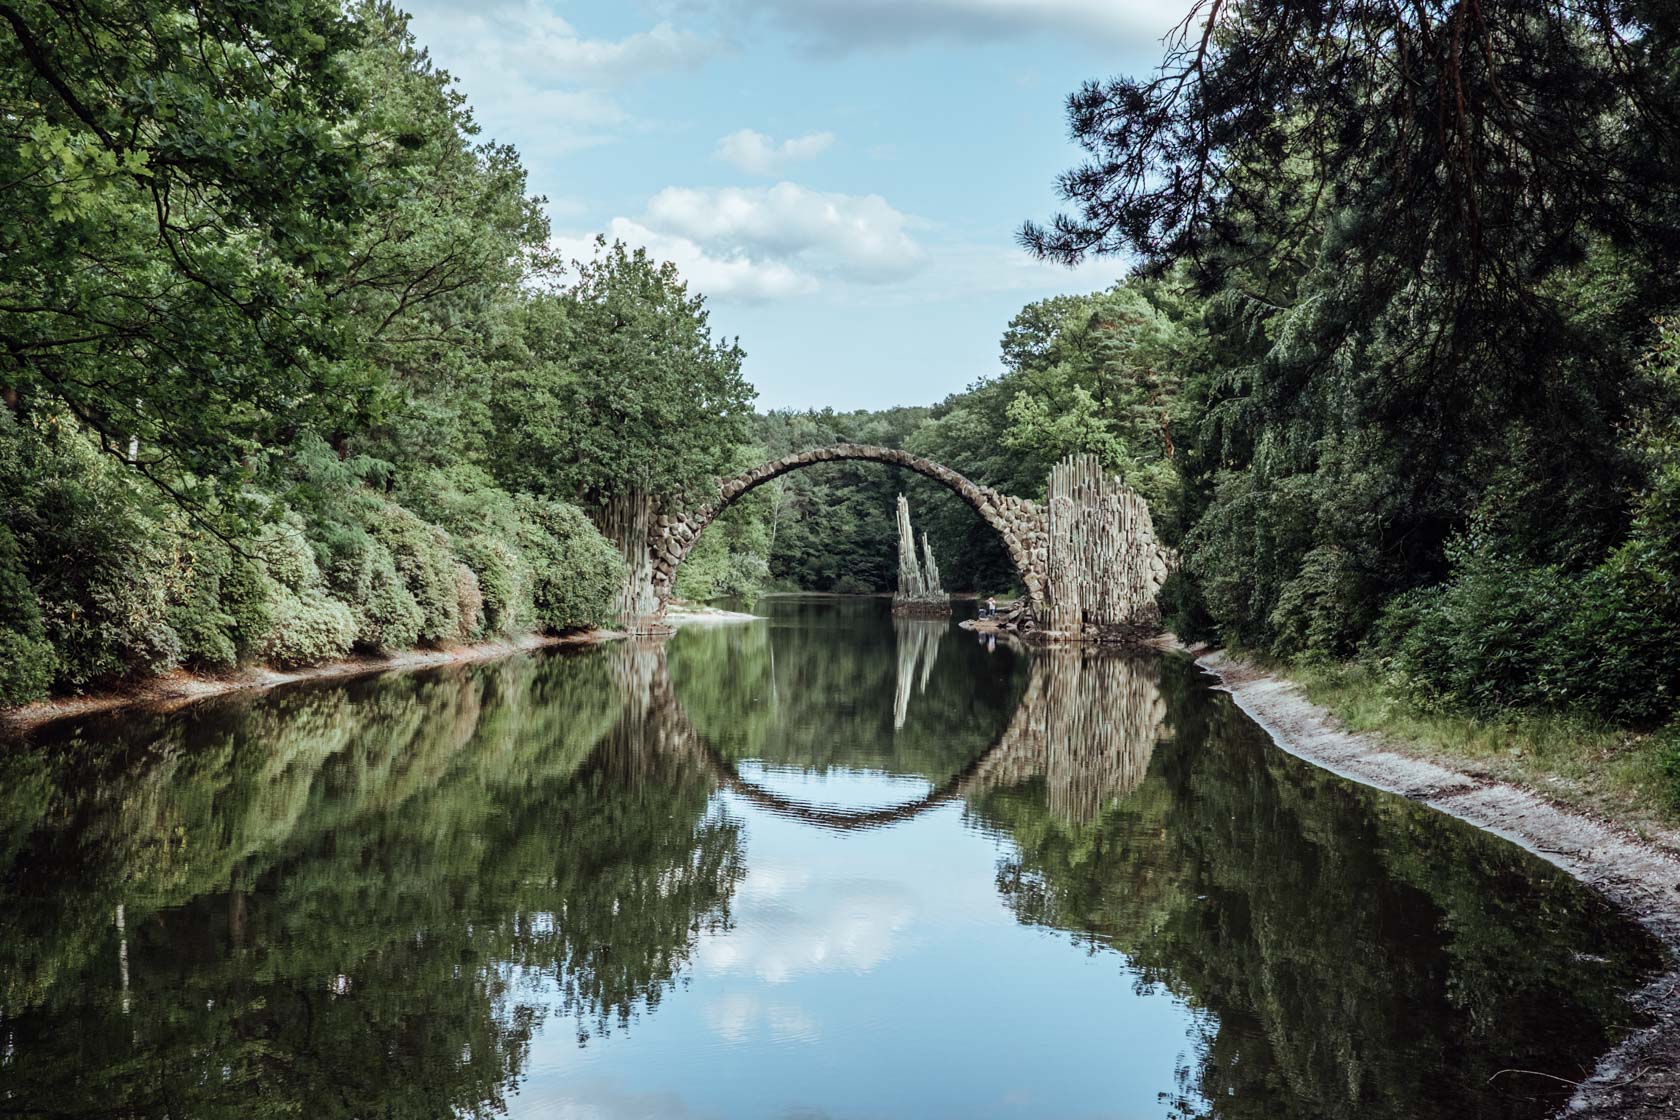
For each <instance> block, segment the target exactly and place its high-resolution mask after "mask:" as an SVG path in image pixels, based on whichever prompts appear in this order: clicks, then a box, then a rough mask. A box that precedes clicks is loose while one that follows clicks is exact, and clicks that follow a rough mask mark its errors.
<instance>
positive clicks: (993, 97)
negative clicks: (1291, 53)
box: [408, 0, 1189, 408]
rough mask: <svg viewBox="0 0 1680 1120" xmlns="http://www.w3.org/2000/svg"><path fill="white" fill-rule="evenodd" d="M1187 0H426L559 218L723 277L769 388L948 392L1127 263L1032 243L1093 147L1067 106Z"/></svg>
mask: <svg viewBox="0 0 1680 1120" xmlns="http://www.w3.org/2000/svg"><path fill="white" fill-rule="evenodd" d="M1188 5H1189V0H670V2H664V3H651V2H650V3H645V4H644V3H637V2H635V0H621V2H618V3H611V2H600V0H590V2H583V0H577V2H573V0H485V2H483V3H478V4H463V3H451V2H447V0H418V2H417V0H409V4H408V6H409V7H410V8H411V10H412V11H413V15H414V19H413V24H412V26H413V29H414V32H415V34H416V36H417V37H418V38H419V39H420V41H421V42H422V43H424V44H426V46H427V47H429V48H430V50H431V52H432V56H433V58H434V59H436V60H437V62H438V63H439V64H440V65H442V66H443V67H444V68H446V69H447V70H449V71H450V72H451V73H452V74H454V75H455V76H456V77H457V79H458V80H459V82H460V85H461V88H462V89H463V90H464V91H465V93H466V94H467V97H468V99H469V100H470V101H471V103H472V105H473V107H474V111H475V113H476V115H477V117H478V119H479V122H480V123H481V125H482V126H483V128H484V134H485V136H486V137H489V138H494V139H496V140H499V141H503V142H507V143H511V144H513V145H514V146H515V147H517V148H518V149H519V150H520V152H521V153H522V154H523V155H524V158H525V163H526V166H527V167H528V168H529V169H530V172H531V187H532V189H533V190H534V191H536V192H538V193H541V194H543V195H546V196H547V197H548V199H549V212H550V217H551V219H552V222H553V226H554V235H555V240H556V242H557V243H558V244H559V246H560V247H561V248H563V249H565V250H566V251H567V252H568V253H569V254H570V255H573V256H577V255H584V254H587V253H588V252H589V251H590V250H589V245H590V239H591V238H592V237H593V235H594V234H596V233H598V232H601V233H606V234H607V235H608V236H609V237H617V238H620V239H622V240H624V241H626V242H630V243H633V244H639V245H645V246H647V247H648V248H649V249H650V250H651V251H653V252H654V253H655V254H656V255H658V256H660V257H661V258H663V259H668V260H673V261H675V262H676V263H677V265H678V267H679V268H680V269H681V270H682V272H683V274H684V275H685V276H686V277H687V278H688V279H689V281H690V283H691V285H692V286H694V287H695V288H698V289H699V290H700V291H703V292H704V293H706V296H707V300H708V305H709V306H710V308H711V312H712V324H713V329H714V331H715V332H717V333H719V334H722V335H726V336H736V335H738V336H739V337H740V339H741V343H742V346H743V347H744V348H745V349H746V351H747V360H746V366H745V370H746V374H747V377H748V378H749V379H750V380H751V381H752V382H753V384H754V385H756V386H757V388H758V390H759V406H760V407H761V408H778V407H799V408H803V407H820V406H822V405H833V406H834V407H836V408H881V407H886V406H890V405H899V404H928V403H932V402H934V401H936V400H938V399H940V398H941V397H943V396H945V395H946V394H948V393H951V392H955V391H957V390H960V389H962V388H964V387H966V386H967V385H968V384H970V383H971V382H973V381H974V380H975V379H976V378H978V377H982V376H987V375H990V374H992V373H995V372H996V371H997V368H998V366H997V343H998V338H999V336H1000V335H1001V333H1002V331H1003V328H1004V326H1005V325H1006V324H1007V323H1008V321H1009V318H1010V317H1011V316H1012V315H1013V314H1014V313H1015V312H1016V311H1017V310H1018V309H1019V308H1020V307H1021V306H1022V305H1023V304H1025V303H1027V302H1029V301H1031V300H1034V299H1038V298H1042V297H1044V296H1047V295H1053V294H1055V293H1058V292H1065V291H1090V290H1095V289H1098V288H1101V287H1104V286H1106V285H1107V284H1108V283H1110V282H1112V281H1113V280H1114V279H1115V278H1117V277H1118V276H1119V275H1121V273H1122V272H1123V271H1124V268H1125V263H1124V262H1123V261H1119V260H1112V259H1111V260H1104V261H1096V262H1091V263H1089V264H1087V265H1084V266H1081V267H1080V268H1079V269H1077V270H1073V271H1070V270H1067V269H1065V268H1061V267H1058V266H1054V265H1049V264H1043V263H1040V262H1036V261H1034V260H1032V259H1031V258H1030V257H1028V256H1027V255H1026V254H1025V253H1023V252H1022V251H1021V250H1020V249H1018V248H1016V246H1015V242H1014V234H1015V230H1016V229H1017V228H1018V227H1019V225H1020V223H1021V221H1022V220H1023V219H1026V218H1041V219H1042V218H1046V217H1049V216H1050V215H1051V214H1052V213H1053V212H1054V211H1055V209H1056V203H1057V200H1056V197H1055V194H1054V189H1053V183H1054V178H1055V176H1056V174H1057V173H1058V172H1060V171H1063V170H1065V169H1067V168H1068V167H1070V166H1072V165H1073V164H1074V163H1075V162H1076V161H1077V158H1078V152H1077V150H1076V149H1075V148H1074V147H1073V145H1072V144H1071V143H1070V142H1069V141H1068V139H1067V135H1066V131H1067V130H1066V120H1065V116H1064V112H1063V103H1064V100H1065V98H1066V97H1067V95H1068V93H1069V92H1071V91H1072V90H1073V89H1074V88H1075V87H1076V86H1077V85H1078V84H1079V83H1080V82H1081V81H1083V80H1085V79H1087V78H1102V77H1107V76H1109V75H1111V74H1114V73H1119V72H1127V71H1132V72H1135V71H1139V70H1143V69H1147V68H1148V67H1149V66H1151V65H1152V64H1153V63H1154V62H1155V61H1156V60H1157V58H1158V55H1159V49H1160V38H1161V36H1162V35H1163V34H1164V33H1165V32H1166V31H1167V30H1168V29H1169V28H1170V27H1171V26H1172V25H1173V24H1174V23H1175V22H1176V21H1177V20H1179V19H1181V18H1182V17H1183V15H1184V13H1185V11H1186V10H1187V8H1188Z"/></svg>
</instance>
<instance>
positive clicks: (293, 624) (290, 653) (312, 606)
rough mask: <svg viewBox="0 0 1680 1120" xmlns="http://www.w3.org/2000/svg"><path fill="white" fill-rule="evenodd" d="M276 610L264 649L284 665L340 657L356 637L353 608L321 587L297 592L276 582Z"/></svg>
mask: <svg viewBox="0 0 1680 1120" xmlns="http://www.w3.org/2000/svg"><path fill="white" fill-rule="evenodd" d="M273 612H274V621H273V623H272V624H271V626H270V627H269V631H268V635H267V637H266V638H265V639H264V641H263V644H262V651H261V652H262V656H263V659H264V660H266V661H268V662H270V663H272V664H274V665H278V666H281V667H282V668H293V667H297V666H302V665H319V664H320V663H321V662H323V661H334V660H337V659H338V658H341V657H343V656H344V655H345V654H347V653H349V652H350V647H351V644H352V643H353V642H354V641H355V639H356V619H355V617H354V616H353V615H352V614H351V613H350V608H349V607H347V606H345V605H344V604H343V603H341V602H339V601H338V600H337V599H334V598H333V597H332V596H330V595H328V594H327V593H326V591H325V590H323V589H322V588H319V587H316V588H310V589H308V590H305V591H302V592H297V591H293V590H292V589H291V588H289V587H280V586H278V585H276V588H275V595H274V600H273Z"/></svg>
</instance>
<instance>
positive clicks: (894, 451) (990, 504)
mask: <svg viewBox="0 0 1680 1120" xmlns="http://www.w3.org/2000/svg"><path fill="white" fill-rule="evenodd" d="M836 462H863V463H884V464H886V465H887V466H891V467H898V468H900V469H902V470H907V471H911V472H913V473H915V474H919V475H921V476H922V477H924V478H929V479H932V480H933V481H934V482H937V483H939V484H940V485H941V486H944V487H945V488H946V489H947V490H950V491H951V492H952V493H954V494H956V495H957V496H958V497H959V498H961V499H962V500H963V502H964V503H966V504H967V505H968V507H969V508H970V509H972V510H973V511H974V512H975V513H977V514H978V515H979V516H980V519H981V520H982V521H984V522H985V523H986V524H987V525H989V526H991V527H992V529H993V530H994V531H995V532H996V533H997V534H998V536H999V537H1001V538H1002V539H1003V543H1004V547H1005V549H1006V550H1007V551H1008V553H1009V559H1010V562H1011V563H1012V564H1013V565H1014V566H1015V572H1016V574H1017V575H1018V576H1019V577H1020V579H1021V586H1022V587H1023V588H1024V589H1025V591H1026V594H1027V599H1028V602H1029V603H1030V604H1031V606H1032V608H1033V610H1034V612H1035V614H1041V613H1042V610H1043V606H1044V592H1045V582H1046V567H1047V564H1046V562H1047V558H1048V543H1049V537H1048V526H1047V523H1046V517H1045V511H1044V507H1043V506H1041V505H1039V504H1038V503H1037V502H1033V501H1028V500H1027V499H1025V498H1017V497H1014V496H1013V495H1009V494H1003V493H1000V492H998V491H996V490H993V489H992V488H991V487H989V486H981V485H979V484H977V483H975V482H972V481H970V480H969V479H968V478H966V477H964V476H963V475H961V474H959V473H957V472H956V471H954V470H952V469H951V468H949V467H946V466H942V465H941V464H939V463H936V462H934V461H933V460H932V459H925V458H923V457H922V456H920V455H913V454H911V453H910V452H908V451H904V450H902V449H900V448H893V447H877V446H874V445H871V444H862V443H837V444H832V445H830V446H828V447H817V448H812V449H811V450H809V451H801V452H797V453H795V454H792V455H784V456H782V457H781V458H779V459H772V460H771V461H770V462H768V463H764V464H762V465H761V466H757V467H754V468H752V469H751V470H747V471H742V472H741V473H740V474H738V475H736V476H734V477H733V478H729V479H725V480H724V481H723V482H721V483H719V485H718V488H717V491H716V492H715V493H714V494H713V495H711V497H710V500H707V501H704V502H703V504H701V505H700V506H698V507H697V508H695V509H692V510H688V511H682V510H674V511H667V512H665V513H662V514H660V515H659V516H658V517H657V518H655V519H654V521H653V523H652V525H651V527H650V529H649V531H648V542H647V543H648V552H649V556H650V558H651V561H652V578H653V591H654V596H655V598H656V600H657V604H658V606H657V613H660V614H662V613H663V612H664V610H665V605H666V603H668V602H669V601H670V598H671V593H672V589H673V588H674V587H675V586H676V579H677V569H678V568H679V567H681V566H682V562H683V561H684V560H685V559H687V558H688V554H689V553H690V552H692V551H693V549H694V546H695V544H696V543H698V541H699V540H700V534H702V533H704V532H705V531H706V528H707V526H709V525H711V523H712V522H713V521H715V520H717V518H718V517H719V516H720V515H721V514H722V513H723V512H724V511H725V510H727V509H728V508H729V507H730V506H732V505H734V504H735V503H736V502H738V501H740V500H741V499H742V498H743V497H745V496H746V495H748V494H750V493H752V492H753V491H754V490H756V489H757V488H758V487H760V486H762V485H764V484H765V483H766V482H769V481H771V480H772V479H776V478H780V477H781V476H782V475H785V474H790V473H792V472H793V471H797V470H803V469H804V468H806V467H814V466H816V465H817V464H819V463H836Z"/></svg>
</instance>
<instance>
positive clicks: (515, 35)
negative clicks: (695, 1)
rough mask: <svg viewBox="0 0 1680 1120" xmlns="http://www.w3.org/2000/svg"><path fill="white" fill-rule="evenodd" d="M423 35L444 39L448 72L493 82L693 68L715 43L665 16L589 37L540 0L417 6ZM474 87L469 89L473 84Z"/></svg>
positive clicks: (563, 81)
mask: <svg viewBox="0 0 1680 1120" xmlns="http://www.w3.org/2000/svg"><path fill="white" fill-rule="evenodd" d="M415 15H416V20H415V23H416V29H417V30H419V31H422V32H424V35H423V41H425V42H430V43H437V44H442V45H443V48H442V49H444V50H445V51H446V53H447V54H448V57H449V58H450V59H451V66H450V69H451V70H459V71H462V72H463V76H472V77H481V78H484V79H488V80H490V81H494V80H496V79H498V78H500V77H502V76H505V75H508V74H519V75H523V76H524V77H526V78H528V79H530V80H533V81H535V82H537V83H538V84H544V85H570V86H599V85H608V84H612V83H615V82H621V81H625V80H627V79H630V78H637V77H643V76H645V75H647V74H649V73H654V72H660V71H669V70H686V69H693V68H695V67H697V66H699V65H701V64H702V63H704V62H705V61H706V60H707V59H708V58H710V57H711V56H712V55H713V54H715V53H716V52H717V51H718V50H719V49H720V48H719V45H718V43H717V42H716V41H715V40H713V39H710V38H707V37H705V36H701V35H697V34H694V33H693V32H690V31H683V30H681V29H679V28H677V27H674V26H673V25H671V24H670V23H668V22H661V23H658V24H656V25H654V26H653V27H651V28H649V29H648V30H646V31H637V32H634V33H633V34H630V35H627V36H625V37H624V38H622V39H599V38H589V37H587V36H585V35H583V34H581V33H579V32H578V30H577V29H576V28H574V27H573V26H572V25H571V24H570V23H568V22H567V21H566V20H565V19H563V18H561V17H560V16H559V15H558V14H556V13H555V12H554V11H553V10H552V9H551V8H550V7H549V5H548V4H546V3H543V2H541V0H514V2H492V3H487V4H483V3H481V4H470V5H469V4H455V3H427V2H424V0H422V2H420V3H419V4H418V5H417V11H416V13H415ZM469 92H471V87H469Z"/></svg>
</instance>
